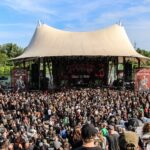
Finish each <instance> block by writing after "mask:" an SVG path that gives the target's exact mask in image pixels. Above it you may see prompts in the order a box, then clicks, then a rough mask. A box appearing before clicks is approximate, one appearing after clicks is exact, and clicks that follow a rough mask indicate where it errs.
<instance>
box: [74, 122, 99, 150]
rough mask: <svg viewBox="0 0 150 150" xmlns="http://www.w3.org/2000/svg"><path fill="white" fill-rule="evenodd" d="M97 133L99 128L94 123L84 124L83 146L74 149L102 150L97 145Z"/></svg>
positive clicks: (82, 132) (82, 133)
mask: <svg viewBox="0 0 150 150" xmlns="http://www.w3.org/2000/svg"><path fill="white" fill-rule="evenodd" d="M96 134H97V130H96V129H95V127H94V126H93V125H92V124H85V125H83V126H82V129H81V136H82V140H83V144H82V146H81V147H79V148H76V149H74V150H101V148H100V147H97V146H96V145H95V137H96Z"/></svg>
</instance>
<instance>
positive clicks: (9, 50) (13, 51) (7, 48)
mask: <svg viewBox="0 0 150 150" xmlns="http://www.w3.org/2000/svg"><path fill="white" fill-rule="evenodd" d="M1 52H4V53H6V54H7V56H8V58H14V57H17V56H19V55H20V54H21V53H22V52H23V49H22V48H21V47H18V46H17V45H16V44H12V43H7V44H4V45H2V46H1Z"/></svg>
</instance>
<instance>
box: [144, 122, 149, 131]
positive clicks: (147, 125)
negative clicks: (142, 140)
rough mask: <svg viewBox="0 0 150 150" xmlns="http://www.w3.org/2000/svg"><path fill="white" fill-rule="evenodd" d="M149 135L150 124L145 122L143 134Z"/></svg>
mask: <svg viewBox="0 0 150 150" xmlns="http://www.w3.org/2000/svg"><path fill="white" fill-rule="evenodd" d="M146 133H150V122H147V123H145V124H144V126H143V134H146Z"/></svg>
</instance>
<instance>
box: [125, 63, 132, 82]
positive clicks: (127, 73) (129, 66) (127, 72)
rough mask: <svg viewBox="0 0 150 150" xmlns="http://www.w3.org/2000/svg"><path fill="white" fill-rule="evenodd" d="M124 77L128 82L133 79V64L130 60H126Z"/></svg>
mask: <svg viewBox="0 0 150 150" xmlns="http://www.w3.org/2000/svg"><path fill="white" fill-rule="evenodd" d="M124 79H125V81H126V82H128V81H131V80H132V64H131V63H130V62H126V63H125V66H124Z"/></svg>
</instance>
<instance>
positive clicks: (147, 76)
mask: <svg viewBox="0 0 150 150" xmlns="http://www.w3.org/2000/svg"><path fill="white" fill-rule="evenodd" d="M149 88H150V69H149V68H143V69H139V70H137V71H136V73H135V90H137V91H146V90H149Z"/></svg>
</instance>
